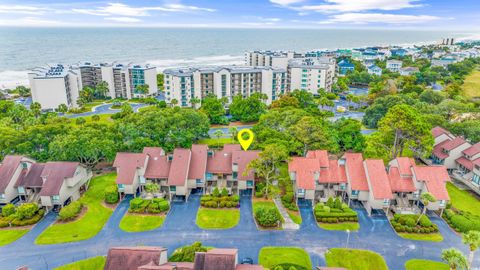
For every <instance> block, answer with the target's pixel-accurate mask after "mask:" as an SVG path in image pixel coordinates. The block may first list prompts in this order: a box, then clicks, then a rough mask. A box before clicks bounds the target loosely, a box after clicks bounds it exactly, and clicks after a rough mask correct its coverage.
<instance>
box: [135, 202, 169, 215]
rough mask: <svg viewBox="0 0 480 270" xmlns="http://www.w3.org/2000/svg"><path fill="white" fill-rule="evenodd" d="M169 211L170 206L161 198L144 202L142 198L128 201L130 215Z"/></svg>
mask: <svg viewBox="0 0 480 270" xmlns="http://www.w3.org/2000/svg"><path fill="white" fill-rule="evenodd" d="M168 210H170V204H169V203H168V201H167V200H165V199H163V198H154V199H151V200H144V199H142V198H134V199H132V200H131V201H130V209H128V211H129V212H131V213H149V214H159V213H163V212H167V211H168Z"/></svg>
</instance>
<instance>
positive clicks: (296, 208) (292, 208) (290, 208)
mask: <svg viewBox="0 0 480 270" xmlns="http://www.w3.org/2000/svg"><path fill="white" fill-rule="evenodd" d="M288 209H289V210H292V211H298V207H297V205H295V204H290V206H289V207H288Z"/></svg>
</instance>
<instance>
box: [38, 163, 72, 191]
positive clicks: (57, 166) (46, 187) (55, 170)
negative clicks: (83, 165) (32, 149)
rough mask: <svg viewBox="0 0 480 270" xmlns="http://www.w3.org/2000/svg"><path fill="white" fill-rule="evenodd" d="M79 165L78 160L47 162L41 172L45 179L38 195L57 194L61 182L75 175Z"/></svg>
mask: <svg viewBox="0 0 480 270" xmlns="http://www.w3.org/2000/svg"><path fill="white" fill-rule="evenodd" d="M79 165H80V163H78V162H63V161H59V162H47V163H46V164H45V167H44V168H43V171H42V174H41V177H42V178H43V179H45V181H44V183H43V186H42V190H41V191H40V196H53V195H59V193H60V188H61V187H62V185H63V182H64V181H65V179H66V178H70V177H73V176H74V175H75V171H76V170H77V167H78V166H79Z"/></svg>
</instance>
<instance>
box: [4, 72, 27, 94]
mask: <svg viewBox="0 0 480 270" xmlns="http://www.w3.org/2000/svg"><path fill="white" fill-rule="evenodd" d="M20 85H23V86H28V71H27V70H5V71H0V89H12V88H15V87H17V86H20Z"/></svg>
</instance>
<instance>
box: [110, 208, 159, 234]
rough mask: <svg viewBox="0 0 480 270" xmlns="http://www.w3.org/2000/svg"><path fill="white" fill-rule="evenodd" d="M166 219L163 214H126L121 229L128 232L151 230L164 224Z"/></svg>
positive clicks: (121, 222)
mask: <svg viewBox="0 0 480 270" xmlns="http://www.w3.org/2000/svg"><path fill="white" fill-rule="evenodd" d="M163 221H165V216H163V215H141V214H129V213H127V214H125V216H123V218H122V220H121V221H120V225H119V226H120V229H122V230H124V231H126V232H144V231H151V230H154V229H156V228H158V227H160V226H162V224H163Z"/></svg>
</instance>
